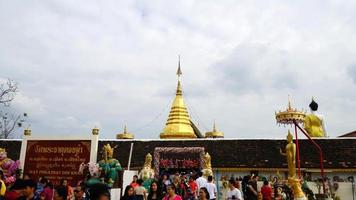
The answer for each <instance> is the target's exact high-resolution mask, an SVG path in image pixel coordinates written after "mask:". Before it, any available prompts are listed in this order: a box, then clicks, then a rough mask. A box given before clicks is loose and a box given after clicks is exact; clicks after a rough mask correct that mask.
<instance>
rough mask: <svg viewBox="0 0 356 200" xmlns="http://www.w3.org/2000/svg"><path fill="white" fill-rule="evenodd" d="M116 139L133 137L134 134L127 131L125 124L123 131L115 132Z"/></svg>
mask: <svg viewBox="0 0 356 200" xmlns="http://www.w3.org/2000/svg"><path fill="white" fill-rule="evenodd" d="M116 139H134V135H133V134H132V133H129V132H127V127H126V125H125V127H124V132H123V133H119V134H117V135H116Z"/></svg>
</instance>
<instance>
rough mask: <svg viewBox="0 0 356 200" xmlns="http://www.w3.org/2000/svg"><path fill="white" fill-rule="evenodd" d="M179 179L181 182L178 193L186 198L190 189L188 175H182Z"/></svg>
mask: <svg viewBox="0 0 356 200" xmlns="http://www.w3.org/2000/svg"><path fill="white" fill-rule="evenodd" d="M179 180H180V183H179V186H178V187H179V188H180V192H179V193H177V194H178V195H180V196H181V197H182V198H186V195H187V189H188V184H187V183H186V176H185V175H182V176H181V177H179ZM176 192H177V191H176Z"/></svg>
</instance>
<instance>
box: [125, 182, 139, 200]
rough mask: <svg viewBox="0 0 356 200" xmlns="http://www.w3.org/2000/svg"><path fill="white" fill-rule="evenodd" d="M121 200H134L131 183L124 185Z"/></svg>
mask: <svg viewBox="0 0 356 200" xmlns="http://www.w3.org/2000/svg"><path fill="white" fill-rule="evenodd" d="M121 199H122V200H136V197H135V190H134V188H133V187H132V186H131V185H128V186H126V188H125V192H124V195H123V196H122V198H121Z"/></svg>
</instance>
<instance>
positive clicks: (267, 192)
mask: <svg viewBox="0 0 356 200" xmlns="http://www.w3.org/2000/svg"><path fill="white" fill-rule="evenodd" d="M261 193H262V200H272V188H271V187H270V186H269V183H268V181H267V180H265V181H263V186H262V187H261Z"/></svg>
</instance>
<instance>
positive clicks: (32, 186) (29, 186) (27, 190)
mask: <svg viewBox="0 0 356 200" xmlns="http://www.w3.org/2000/svg"><path fill="white" fill-rule="evenodd" d="M36 187H37V183H36V182H35V181H33V180H31V179H27V180H24V181H23V189H22V196H21V197H19V198H18V200H40V198H39V196H38V197H36V196H35V191H36Z"/></svg>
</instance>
